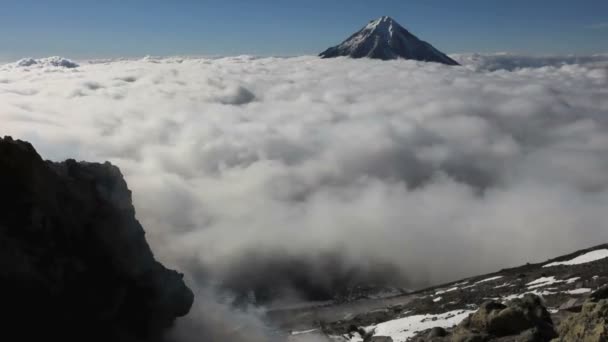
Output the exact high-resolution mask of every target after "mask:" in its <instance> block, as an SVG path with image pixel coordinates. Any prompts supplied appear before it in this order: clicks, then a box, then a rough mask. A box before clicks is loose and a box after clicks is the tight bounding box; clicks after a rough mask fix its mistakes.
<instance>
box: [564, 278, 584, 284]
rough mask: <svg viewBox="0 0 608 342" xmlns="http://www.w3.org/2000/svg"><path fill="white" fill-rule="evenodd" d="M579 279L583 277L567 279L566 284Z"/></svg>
mask: <svg viewBox="0 0 608 342" xmlns="http://www.w3.org/2000/svg"><path fill="white" fill-rule="evenodd" d="M579 279H581V277H574V278H570V279H567V280H566V284H573V283H575V282H576V281H577V280H579Z"/></svg>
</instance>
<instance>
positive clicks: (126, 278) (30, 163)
mask: <svg viewBox="0 0 608 342" xmlns="http://www.w3.org/2000/svg"><path fill="white" fill-rule="evenodd" d="M0 189H2V196H0V208H2V210H0V290H1V291H0V303H2V305H1V306H0V317H1V318H2V326H3V330H4V334H5V335H8V336H19V337H20V338H19V340H24V341H33V340H39V339H44V340H60V341H119V342H120V341H161V340H162V338H163V333H164V332H165V331H166V329H167V328H169V327H170V326H171V325H172V324H173V322H174V320H175V319H176V318H177V317H179V316H183V315H185V314H187V313H188V311H189V310H190V307H191V305H192V302H193V293H192V291H191V290H190V289H189V288H188V287H187V286H186V284H185V283H184V281H183V279H182V277H183V276H182V274H180V273H178V272H176V271H173V270H169V269H167V268H165V267H164V266H163V265H162V264H160V263H159V262H158V261H156V260H155V258H154V255H153V253H152V251H151V250H150V247H149V246H148V243H147V242H146V239H145V232H144V230H143V228H142V226H141V225H140V224H139V222H138V221H137V219H136V218H135V210H134V208H133V205H132V203H131V192H130V190H129V189H128V188H127V184H126V182H125V181H124V179H123V176H122V174H121V173H120V170H119V169H118V168H117V167H116V166H113V165H111V164H110V163H105V164H97V163H86V162H76V161H75V160H66V161H65V162H61V163H55V162H50V161H44V160H43V159H42V158H41V157H40V156H39V155H38V153H36V151H35V149H34V148H33V147H32V145H30V144H29V143H27V142H24V141H20V140H13V139H12V138H10V137H5V138H3V139H2V138H0Z"/></svg>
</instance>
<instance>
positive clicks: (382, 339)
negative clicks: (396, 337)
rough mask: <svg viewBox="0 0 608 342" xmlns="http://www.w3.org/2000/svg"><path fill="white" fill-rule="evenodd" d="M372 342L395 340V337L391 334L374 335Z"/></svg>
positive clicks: (390, 341)
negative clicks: (390, 335)
mask: <svg viewBox="0 0 608 342" xmlns="http://www.w3.org/2000/svg"><path fill="white" fill-rule="evenodd" d="M369 341H370V342H393V338H392V337H389V336H373V337H372V338H371V339H370V340H369Z"/></svg>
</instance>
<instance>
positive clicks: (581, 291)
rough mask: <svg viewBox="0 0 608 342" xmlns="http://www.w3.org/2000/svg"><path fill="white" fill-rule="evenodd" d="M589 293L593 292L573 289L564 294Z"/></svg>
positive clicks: (585, 289)
mask: <svg viewBox="0 0 608 342" xmlns="http://www.w3.org/2000/svg"><path fill="white" fill-rule="evenodd" d="M591 291H593V290H591V289H588V288H584V287H581V288H580V289H574V290H570V291H566V293H568V294H584V293H589V292H591Z"/></svg>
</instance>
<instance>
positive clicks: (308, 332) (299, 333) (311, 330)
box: [291, 329, 319, 335]
mask: <svg viewBox="0 0 608 342" xmlns="http://www.w3.org/2000/svg"><path fill="white" fill-rule="evenodd" d="M316 331H319V329H309V330H302V331H292V332H291V334H292V335H304V334H310V333H313V332H316Z"/></svg>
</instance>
